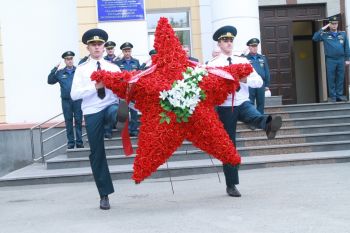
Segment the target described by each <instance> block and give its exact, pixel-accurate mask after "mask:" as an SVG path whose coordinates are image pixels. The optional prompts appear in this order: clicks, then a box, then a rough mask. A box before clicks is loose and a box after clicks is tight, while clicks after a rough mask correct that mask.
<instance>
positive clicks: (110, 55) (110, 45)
mask: <svg viewBox="0 0 350 233" xmlns="http://www.w3.org/2000/svg"><path fill="white" fill-rule="evenodd" d="M115 46H116V44H115V43H114V42H113V41H107V42H106V43H105V48H106V52H107V55H106V56H105V57H104V59H105V60H107V61H110V62H112V63H114V64H117V61H118V60H119V58H118V57H117V56H116V55H115V54H114V52H115V49H114V47H115Z"/></svg>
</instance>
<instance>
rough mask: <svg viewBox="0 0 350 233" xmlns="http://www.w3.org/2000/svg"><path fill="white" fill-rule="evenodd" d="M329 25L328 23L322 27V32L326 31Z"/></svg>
mask: <svg viewBox="0 0 350 233" xmlns="http://www.w3.org/2000/svg"><path fill="white" fill-rule="evenodd" d="M330 24H331V23H329V24H327V25H325V26H323V28H322V30H326V29H327V28H328V27H329V25H330Z"/></svg>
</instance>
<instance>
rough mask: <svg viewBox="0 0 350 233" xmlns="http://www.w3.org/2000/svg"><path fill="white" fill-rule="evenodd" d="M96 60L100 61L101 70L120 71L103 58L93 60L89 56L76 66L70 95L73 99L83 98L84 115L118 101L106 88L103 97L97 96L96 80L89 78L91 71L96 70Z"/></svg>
mask: <svg viewBox="0 0 350 233" xmlns="http://www.w3.org/2000/svg"><path fill="white" fill-rule="evenodd" d="M97 61H99V62H100V66H101V70H107V71H113V72H117V71H120V69H119V67H118V66H117V65H115V64H113V63H111V62H108V61H106V60H104V59H103V58H101V59H100V60H94V59H92V58H91V57H90V58H89V59H88V60H87V61H86V62H84V63H82V64H80V65H79V66H78V67H77V69H76V70H75V74H74V79H73V84H72V90H71V92H70V95H71V97H72V99H73V100H78V99H82V100H83V101H82V104H81V109H82V111H83V114H84V115H87V114H93V113H97V112H99V111H101V110H103V109H105V108H106V107H107V106H109V105H111V104H115V103H118V102H119V99H118V97H117V96H116V95H115V94H114V93H113V92H112V91H111V90H110V89H108V88H105V92H106V96H105V97H104V98H103V99H100V98H99V97H98V96H97V89H96V87H95V83H96V81H91V79H90V77H91V74H92V72H94V71H96V70H97Z"/></svg>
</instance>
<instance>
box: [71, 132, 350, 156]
mask: <svg viewBox="0 0 350 233" xmlns="http://www.w3.org/2000/svg"><path fill="white" fill-rule="evenodd" d="M349 139H350V131H345V132H329V133H317V134H297V135H277V136H276V138H275V139H273V140H268V139H267V138H266V136H262V137H261V136H259V137H249V138H237V141H236V143H237V147H238V148H243V147H251V146H266V145H283V144H284V145H288V144H297V143H307V142H331V141H344V140H349ZM133 148H134V151H136V149H137V148H138V146H137V144H133ZM197 149H198V148H196V147H195V146H193V145H192V143H191V142H189V141H184V142H183V144H182V146H181V147H179V148H178V149H177V151H190V150H197ZM89 153H90V149H89V147H85V148H83V149H74V150H67V156H68V158H76V157H87V156H88V155H89ZM106 154H107V155H123V154H124V151H123V147H122V146H121V145H119V146H118V145H113V144H111V145H110V146H106Z"/></svg>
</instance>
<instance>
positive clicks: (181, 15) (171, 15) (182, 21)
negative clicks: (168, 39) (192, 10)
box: [147, 12, 190, 29]
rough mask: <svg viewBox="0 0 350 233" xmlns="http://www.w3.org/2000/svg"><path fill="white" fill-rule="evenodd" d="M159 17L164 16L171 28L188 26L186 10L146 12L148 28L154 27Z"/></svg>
mask: <svg viewBox="0 0 350 233" xmlns="http://www.w3.org/2000/svg"><path fill="white" fill-rule="evenodd" d="M160 17H166V18H167V19H168V20H169V23H170V25H171V26H172V27H173V28H186V27H189V26H190V23H189V19H188V12H164V13H148V14H147V27H148V29H155V28H156V27H157V23H158V20H159V18H160Z"/></svg>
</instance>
